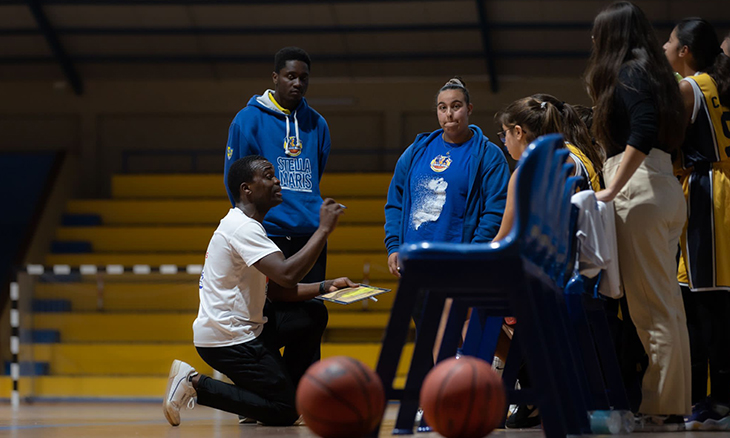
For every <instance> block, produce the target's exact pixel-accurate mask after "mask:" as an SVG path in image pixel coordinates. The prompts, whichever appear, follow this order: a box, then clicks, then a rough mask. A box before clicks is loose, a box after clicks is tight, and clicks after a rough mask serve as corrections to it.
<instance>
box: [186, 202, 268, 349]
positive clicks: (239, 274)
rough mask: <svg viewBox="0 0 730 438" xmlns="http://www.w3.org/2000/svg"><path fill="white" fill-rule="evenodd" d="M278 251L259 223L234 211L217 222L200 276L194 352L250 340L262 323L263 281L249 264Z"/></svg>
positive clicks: (236, 210)
mask: <svg viewBox="0 0 730 438" xmlns="http://www.w3.org/2000/svg"><path fill="white" fill-rule="evenodd" d="M276 251H280V250H279V248H278V247H277V246H276V245H275V244H274V242H272V241H271V239H269V238H268V237H267V236H266V230H264V227H263V225H261V224H260V223H259V222H257V221H255V220H253V219H251V218H249V217H248V216H246V215H245V214H243V211H241V210H240V209H238V208H232V209H231V210H230V211H229V212H228V214H227V215H226V216H225V217H224V218H223V219H221V223H220V225H218V228H217V229H216V230H215V232H214V233H213V237H211V239H210V243H209V244H208V251H207V252H206V253H205V265H204V266H203V272H202V273H201V274H200V284H199V286H198V288H199V294H200V308H199V310H198V317H197V318H196V319H195V322H193V343H194V344H195V346H196V347H228V346H231V345H236V344H242V343H244V342H248V341H250V340H252V339H255V338H256V337H257V336H258V335H260V334H261V331H262V330H263V328H264V324H265V323H266V318H265V317H264V304H265V303H266V276H265V275H264V274H262V273H261V272H259V270H258V269H256V268H254V267H253V264H254V263H256V262H258V261H259V260H261V259H262V258H264V257H266V256H267V255H269V254H271V253H274V252H276Z"/></svg>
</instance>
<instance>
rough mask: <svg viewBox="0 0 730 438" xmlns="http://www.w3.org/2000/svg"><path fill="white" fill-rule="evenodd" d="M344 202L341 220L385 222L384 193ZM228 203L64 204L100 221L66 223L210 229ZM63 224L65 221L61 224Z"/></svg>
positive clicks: (91, 201) (112, 201) (122, 201)
mask: <svg viewBox="0 0 730 438" xmlns="http://www.w3.org/2000/svg"><path fill="white" fill-rule="evenodd" d="M337 200H338V201H340V202H341V203H343V204H345V205H346V206H347V211H346V212H345V214H344V215H342V216H341V217H340V223H341V224H348V223H361V224H368V223H372V224H379V225H381V226H382V224H383V223H384V222H385V213H384V208H385V196H384V194H383V195H382V196H381V197H379V198H371V199H358V198H343V197H339V198H338V199H337ZM230 207H231V204H230V203H229V202H228V200H227V199H218V200H210V199H195V200H190V199H177V200H169V199H165V200H160V199H154V200H151V199H134V200H127V199H77V200H71V201H69V202H68V203H67V205H66V213H67V214H69V215H73V216H75V217H85V216H89V217H92V216H93V217H95V218H99V219H100V221H101V222H100V223H94V222H92V221H87V222H85V223H84V222H73V223H71V224H69V225H73V226H79V225H81V224H83V225H86V226H94V225H101V224H104V225H140V224H141V225H148V224H165V225H188V224H197V225H207V226H208V227H210V228H211V232H212V230H214V229H215V227H216V226H217V225H218V222H219V221H220V220H221V219H222V218H223V216H225V215H226V213H227V212H228V209H229V208H230ZM64 225H66V224H64Z"/></svg>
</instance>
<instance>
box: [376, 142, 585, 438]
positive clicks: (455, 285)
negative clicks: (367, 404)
mask: <svg viewBox="0 0 730 438" xmlns="http://www.w3.org/2000/svg"><path fill="white" fill-rule="evenodd" d="M566 157H567V154H566V153H565V150H564V149H563V139H562V137H561V136H559V135H549V136H544V137H541V138H539V139H538V140H537V141H535V142H534V143H533V144H531V145H530V146H529V147H528V149H527V150H526V151H525V154H524V155H523V157H522V158H521V160H520V167H519V170H518V175H517V187H516V189H517V195H516V199H515V201H516V202H515V204H516V205H515V210H516V211H515V224H514V226H513V228H512V231H511V232H510V234H509V235H508V236H507V237H506V238H505V239H504V240H502V241H500V242H495V243H491V244H447V243H427V242H421V243H418V244H410V245H404V246H403V247H401V249H400V257H401V266H402V271H401V274H402V277H401V280H400V285H399V289H398V293H397V295H396V297H395V300H394V303H393V308H392V310H391V317H390V321H389V323H388V326H387V328H386V333H385V336H384V340H383V347H382V350H381V353H380V358H379V360H378V366H377V373H378V375H379V376H380V378H381V379H382V381H383V384H384V386H385V388H386V396H387V397H388V398H389V399H396V400H400V401H401V409H400V412H399V415H398V419H397V420H396V427H395V431H394V433H396V434H399V433H403V434H407V433H412V432H413V419H414V416H415V413H416V410H417V408H418V397H419V391H420V387H421V383H422V382H423V379H424V378H425V375H426V374H427V373H428V371H429V370H430V364H431V360H430V356H431V354H432V353H431V351H432V348H433V344H434V341H435V338H436V331H437V329H438V321H439V320H440V316H441V312H442V309H443V306H444V303H445V300H446V298H453V299H454V302H453V305H452V309H451V312H450V315H449V319H448V323H447V325H446V330H445V333H444V341H443V344H442V349H441V351H440V353H439V359H442V358H445V357H448V356H451V355H453V354H454V353H455V351H456V342H458V338H459V335H460V332H461V326H462V324H463V322H464V320H465V318H466V313H467V310H468V308H470V307H472V308H476V309H478V312H474V313H475V314H477V315H476V316H477V317H476V318H475V317H472V320H473V321H474V320H475V321H477V322H482V321H484V322H485V323H488V322H489V321H492V325H494V326H496V324H494V320H496V319H497V318H494V317H499V325H501V318H503V317H504V316H515V317H517V318H518V320H519V321H520V331H521V332H522V333H524V336H523V337H522V338H521V341H520V342H519V346H520V347H519V348H518V349H519V350H520V351H521V353H522V354H523V355H524V357H525V361H526V362H527V364H528V367H529V368H530V369H531V373H532V375H533V377H534V378H533V380H534V388H532V389H531V390H528V391H522V392H521V393H520V394H519V395H518V394H517V393H515V392H514V391H508V397H509V400H510V402H521V401H530V402H532V403H534V404H536V405H538V407H539V408H540V410H541V412H542V416H543V425H544V431H545V435H546V436H547V437H550V438H552V437H564V436H566V434H567V433H571V434H578V433H584V432H586V429H587V428H588V426H587V419H586V418H585V417H586V412H585V405H584V403H583V401H582V398H581V397H580V396H578V397H575V392H572V391H570V388H571V385H570V382H569V379H570V378H571V377H570V372H571V371H573V372H579V371H580V370H577V369H574V368H575V367H574V366H573V365H572V363H571V361H570V360H569V358H570V357H572V356H571V355H570V354H568V355H567V357H568V359H566V356H565V355H563V354H559V353H561V352H562V353H564V352H565V351H567V350H569V349H568V348H566V346H565V345H561V343H566V339H568V336H567V335H566V324H567V322H566V321H564V320H560V318H564V317H565V313H566V311H565V307H564V303H563V310H562V311H561V310H560V309H559V307H560V300H561V299H562V298H561V297H562V288H561V287H560V286H559V285H558V284H557V283H556V280H555V278H557V277H560V275H562V271H564V270H565V266H564V265H565V263H564V262H563V261H562V260H563V259H562V258H560V257H558V256H557V249H556V247H557V246H559V245H556V243H557V242H558V241H559V239H560V238H559V237H557V235H564V232H563V231H561V228H562V227H564V226H566V225H567V224H568V222H569V221H568V220H564V219H563V215H560V216H559V218H556V210H559V209H563V208H566V207H565V206H564V205H563V200H564V192H565V190H566V184H567V173H566V171H565V168H564V166H563V165H564V163H565V158H566ZM556 206H558V207H557V208H556ZM568 208H569V207H568ZM565 216H566V217H567V216H569V214H568V215H565ZM421 291H422V292H425V293H426V300H425V305H424V310H423V317H422V321H423V323H422V325H421V326H420V327H418V332H417V333H418V335H417V341H416V345H415V348H414V353H413V358H412V362H411V368H410V370H409V374H408V377H407V380H406V385H405V388H404V389H395V388H393V381H394V378H395V373H396V369H397V366H398V362H399V360H400V355H401V352H402V348H403V345H404V343H405V341H406V337H407V333H408V326H409V322H410V315H411V311H412V309H413V308H414V305H415V302H416V296H417V294H418V293H419V292H421ZM553 311H554V312H553ZM487 325H488V324H487ZM470 332H471V330H470ZM475 332H477V330H475ZM478 333H479V335H480V336H478V337H480V338H482V339H479V340H476V341H475V342H472V343H471V344H470V345H478V346H479V348H478V350H482V351H483V353H484V355H485V356H482V354H477V355H479V356H482V357H487V358H488V359H489V361H490V362H491V358H492V355H493V352H494V349H493V348H492V347H490V343H491V344H494V343H496V338H495V339H494V340H491V339H490V340H484V341H483V339H485V338H487V337H490V336H486V337H485V336H483V334H484V333H485V330H484V327H481V328H480V330H478ZM561 337H562V338H561ZM464 347H465V349H468V348H466V347H468V346H467V343H466V342H465V344H464ZM490 348H491V353H490V352H489V350H490ZM490 354H491V355H490ZM509 360H510V359H509V358H508V361H509ZM566 361H567V362H566ZM576 412H577V413H576ZM374 435H375V436H377V430H376V432H374Z"/></svg>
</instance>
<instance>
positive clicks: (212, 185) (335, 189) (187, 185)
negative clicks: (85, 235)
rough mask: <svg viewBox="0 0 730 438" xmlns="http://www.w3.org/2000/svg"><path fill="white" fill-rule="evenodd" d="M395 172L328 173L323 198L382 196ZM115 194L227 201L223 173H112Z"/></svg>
mask: <svg viewBox="0 0 730 438" xmlns="http://www.w3.org/2000/svg"><path fill="white" fill-rule="evenodd" d="M392 178H393V174H392V173H325V174H324V176H323V177H322V182H321V184H320V192H321V193H322V196H323V197H331V198H337V197H341V196H360V197H383V196H385V195H386V194H387V193H388V186H389V185H390V180H391V179H392ZM112 197H114V198H115V199H124V198H213V199H220V200H226V199H227V197H228V196H227V194H226V191H225V186H224V184H223V175H221V174H204V175H183V174H179V175H175V174H165V175H113V176H112Z"/></svg>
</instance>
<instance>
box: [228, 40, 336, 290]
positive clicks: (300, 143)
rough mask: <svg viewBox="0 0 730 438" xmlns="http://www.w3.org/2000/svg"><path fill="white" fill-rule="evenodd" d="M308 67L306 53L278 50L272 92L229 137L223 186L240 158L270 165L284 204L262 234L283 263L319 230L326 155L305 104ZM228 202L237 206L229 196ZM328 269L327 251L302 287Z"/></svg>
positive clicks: (259, 98)
mask: <svg viewBox="0 0 730 438" xmlns="http://www.w3.org/2000/svg"><path fill="white" fill-rule="evenodd" d="M310 64H311V61H310V59H309V55H308V54H307V52H305V51H304V50H302V49H300V48H298V47H285V48H283V49H281V50H279V51H278V52H277V53H276V56H275V57H274V72H273V73H272V79H273V82H274V89H273V90H266V91H264V93H263V94H262V95H254V96H253V97H252V98H251V99H250V100H249V101H248V105H247V106H246V107H245V108H244V109H242V110H241V111H239V112H238V114H236V117H234V119H233V122H232V123H231V127H230V129H229V131H228V145H227V147H226V160H225V171H224V183H225V181H226V180H227V178H228V169H229V168H230V166H231V164H232V163H233V162H234V161H236V160H237V159H239V158H241V157H245V156H247V155H261V156H263V157H265V158H266V159H267V160H269V161H270V162H271V163H272V164H273V165H274V169H275V171H276V177H277V178H278V179H279V180H280V181H281V190H282V194H283V198H284V202H283V203H282V204H281V205H279V206H278V207H276V208H274V209H272V210H271V212H270V213H269V214H268V215H267V216H266V219H265V220H264V228H265V229H266V233H267V235H268V236H269V238H270V239H271V240H273V241H274V243H276V245H277V246H278V247H279V248H280V249H281V251H282V252H283V253H284V256H285V257H290V256H292V255H293V254H295V253H296V252H297V251H299V250H300V249H301V248H302V247H303V246H304V245H305V244H306V243H307V241H308V240H309V238H310V237H311V236H312V234H313V233H314V231H315V230H316V229H317V226H318V225H319V208H320V206H321V205H322V196H321V194H320V192H319V182H320V180H321V179H322V173H323V172H324V167H325V165H326V164H327V158H328V157H329V152H330V133H329V128H328V127H327V122H325V120H324V117H322V116H321V115H320V114H319V113H318V112H317V111H315V110H314V109H312V108H310V107H309V105H307V100H306V99H305V98H304V95H305V94H306V92H307V87H308V85H309V69H310ZM226 191H228V188H226ZM228 198H229V199H230V200H231V205H234V206H235V202H234V198H233V196H232V194H231V192H230V191H228ZM326 265H327V248H326V247H325V249H324V250H323V251H322V253H321V254H320V256H319V258H318V259H317V263H316V264H315V265H314V267H313V268H312V270H311V271H310V272H309V273H308V274H307V276H306V277H304V279H303V280H302V281H304V282H319V281H322V280H324V277H325V269H326Z"/></svg>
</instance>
